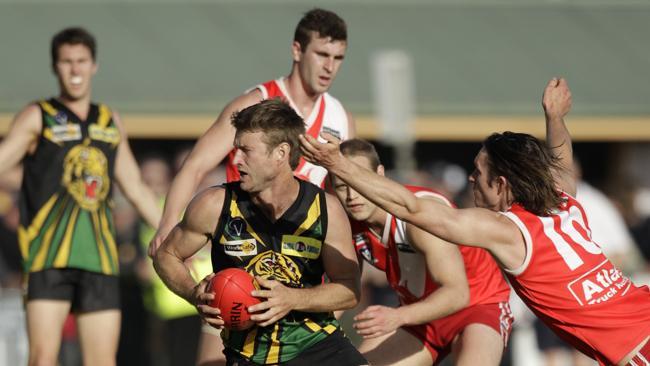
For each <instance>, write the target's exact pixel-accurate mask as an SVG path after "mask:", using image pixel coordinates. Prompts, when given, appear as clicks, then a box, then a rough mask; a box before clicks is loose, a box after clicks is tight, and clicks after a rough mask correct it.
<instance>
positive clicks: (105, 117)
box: [97, 104, 113, 127]
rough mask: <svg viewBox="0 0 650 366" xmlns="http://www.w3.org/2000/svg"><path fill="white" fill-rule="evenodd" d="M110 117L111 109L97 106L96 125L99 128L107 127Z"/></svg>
mask: <svg viewBox="0 0 650 366" xmlns="http://www.w3.org/2000/svg"><path fill="white" fill-rule="evenodd" d="M112 116H113V113H111V109H110V108H108V106H107V105H106V104H100V105H99V116H97V124H98V125H99V126H101V127H106V126H108V122H110V120H111V117H112Z"/></svg>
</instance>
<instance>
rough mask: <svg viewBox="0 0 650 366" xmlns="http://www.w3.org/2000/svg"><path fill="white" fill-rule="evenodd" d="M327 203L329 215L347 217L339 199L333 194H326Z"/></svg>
mask: <svg viewBox="0 0 650 366" xmlns="http://www.w3.org/2000/svg"><path fill="white" fill-rule="evenodd" d="M325 201H326V203H327V212H328V214H330V215H332V214H334V215H344V217H345V215H346V214H345V211H344V210H343V206H341V202H339V199H338V198H336V197H335V196H334V195H333V194H331V193H328V192H325Z"/></svg>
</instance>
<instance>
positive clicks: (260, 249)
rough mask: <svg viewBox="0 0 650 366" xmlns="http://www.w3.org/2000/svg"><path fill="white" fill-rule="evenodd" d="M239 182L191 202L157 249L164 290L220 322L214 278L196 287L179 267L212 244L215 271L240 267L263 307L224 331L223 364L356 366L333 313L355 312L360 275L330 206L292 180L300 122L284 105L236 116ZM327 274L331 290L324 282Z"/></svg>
mask: <svg viewBox="0 0 650 366" xmlns="http://www.w3.org/2000/svg"><path fill="white" fill-rule="evenodd" d="M232 124H233V126H234V127H235V129H236V134H235V143H234V144H235V146H236V147H237V153H236V154H235V156H234V163H235V165H236V167H237V169H238V172H239V174H240V176H241V180H240V181H237V182H232V183H227V184H225V185H222V186H218V187H211V188H208V189H207V190H205V191H203V192H202V193H200V194H199V195H198V196H196V197H195V198H194V199H193V200H192V202H191V203H190V205H189V206H188V208H187V211H186V214H185V217H184V218H183V221H181V223H179V224H178V225H177V226H176V227H175V228H174V229H173V230H172V232H171V234H170V235H169V237H168V238H167V239H166V240H165V242H164V243H163V245H162V246H161V247H160V249H159V250H158V251H157V253H156V256H155V258H154V265H155V268H156V270H157V271H158V274H159V275H160V277H161V278H162V279H163V281H164V282H165V283H166V284H167V286H168V287H169V288H170V289H171V290H172V291H174V292H175V293H177V294H178V295H180V296H181V297H183V298H185V299H186V300H188V301H190V302H191V303H193V304H195V305H196V306H197V308H198V309H199V312H200V313H201V315H202V316H203V317H204V319H205V321H206V322H207V323H209V324H211V325H213V326H215V327H217V328H221V327H222V326H223V324H224V322H223V320H222V319H220V318H219V314H220V311H219V309H216V308H212V307H209V306H208V305H205V302H206V301H211V300H212V299H214V296H215V295H214V294H212V293H206V292H205V291H206V284H207V283H208V281H209V280H210V278H211V277H210V276H208V277H207V278H206V279H204V280H203V281H201V282H200V283H198V284H197V283H196V282H195V281H194V280H193V279H192V277H191V276H190V274H189V272H188V270H187V268H186V267H185V266H184V265H183V261H184V260H185V259H187V258H189V257H190V256H192V255H193V254H194V253H195V252H196V251H198V250H199V249H200V248H202V247H203V246H204V245H206V244H207V243H208V242H209V241H211V242H212V263H213V267H214V271H215V272H218V271H220V270H222V269H224V268H232V267H236V268H243V269H245V270H246V271H248V272H249V273H251V274H253V275H255V276H256V279H257V282H258V283H259V284H260V285H261V287H262V289H260V290H256V291H254V292H253V295H254V296H256V297H259V298H260V299H262V300H264V301H263V302H262V303H260V304H257V305H254V306H251V307H250V308H249V309H248V310H249V312H254V313H256V314H254V315H253V316H252V317H251V319H252V320H254V321H255V322H256V323H257V325H256V326H254V327H252V328H250V329H246V330H243V331H235V330H227V329H226V330H224V332H223V334H222V336H223V339H224V344H225V352H224V353H225V354H226V358H227V361H228V364H237V365H254V364H277V363H286V364H288V365H303V364H311V365H333V364H334V365H362V364H366V363H367V362H366V361H365V360H364V358H363V356H361V354H360V353H359V352H358V351H357V350H356V349H355V348H354V347H353V346H352V344H351V343H350V342H349V340H348V339H347V338H345V336H344V335H343V334H342V332H341V330H340V327H339V324H338V322H337V320H336V319H335V318H334V316H333V315H332V311H334V310H340V309H349V308H351V307H354V306H355V305H356V304H357V302H358V298H359V267H358V263H357V259H356V255H355V253H354V248H353V247H352V246H351V245H350V242H351V240H352V237H351V234H350V226H349V223H348V221H347V219H346V217H345V212H344V211H343V209H342V208H341V205H340V204H339V203H338V201H337V200H336V198H334V197H332V196H331V195H329V194H326V193H325V192H324V191H323V190H321V189H320V188H318V187H317V186H315V185H313V184H311V183H308V182H306V181H304V180H301V179H298V178H296V177H295V176H294V174H293V170H294V169H295V167H296V166H297V164H298V162H299V158H300V151H299V147H298V136H299V135H300V134H303V133H305V126H304V122H303V120H302V118H300V116H298V114H296V112H295V111H294V110H293V109H292V108H291V107H290V106H289V105H288V104H286V103H283V102H281V101H279V100H277V99H274V100H266V101H263V102H261V103H259V104H256V105H253V106H251V107H247V108H245V109H243V110H242V111H241V112H239V113H237V114H235V115H234V116H233V118H232ZM323 274H327V277H328V279H329V280H330V282H327V283H322V281H321V278H322V276H323Z"/></svg>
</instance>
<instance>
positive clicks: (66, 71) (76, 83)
mask: <svg viewBox="0 0 650 366" xmlns="http://www.w3.org/2000/svg"><path fill="white" fill-rule="evenodd" d="M54 72H55V74H56V76H57V78H58V81H59V87H60V88H61V95H62V96H64V97H66V98H70V99H72V100H79V99H83V98H86V97H88V96H89V95H90V86H91V79H92V77H93V75H95V73H96V72H97V64H95V61H94V60H93V57H92V53H91V52H90V49H88V47H86V46H84V45H82V44H63V45H61V46H60V47H59V59H58V60H57V61H56V63H55V65H54Z"/></svg>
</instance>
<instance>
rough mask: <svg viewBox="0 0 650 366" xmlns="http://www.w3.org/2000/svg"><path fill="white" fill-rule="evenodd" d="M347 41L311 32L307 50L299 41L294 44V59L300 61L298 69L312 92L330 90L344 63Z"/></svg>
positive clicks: (319, 92)
mask: <svg viewBox="0 0 650 366" xmlns="http://www.w3.org/2000/svg"><path fill="white" fill-rule="evenodd" d="M347 45H348V44H347V42H345V41H332V40H331V38H330V37H318V34H317V33H316V32H312V33H311V40H310V41H309V44H308V45H307V48H306V49H305V50H302V49H301V48H300V44H299V43H298V42H294V44H293V60H294V61H295V62H297V63H298V71H299V73H300V77H301V79H302V82H303V86H304V87H305V89H306V90H307V92H308V93H310V94H322V93H325V92H327V91H328V90H329V88H330V86H331V85H332V82H333V81H334V78H336V74H337V73H338V71H339V67H341V63H343V58H344V57H345V50H346V49H347Z"/></svg>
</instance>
